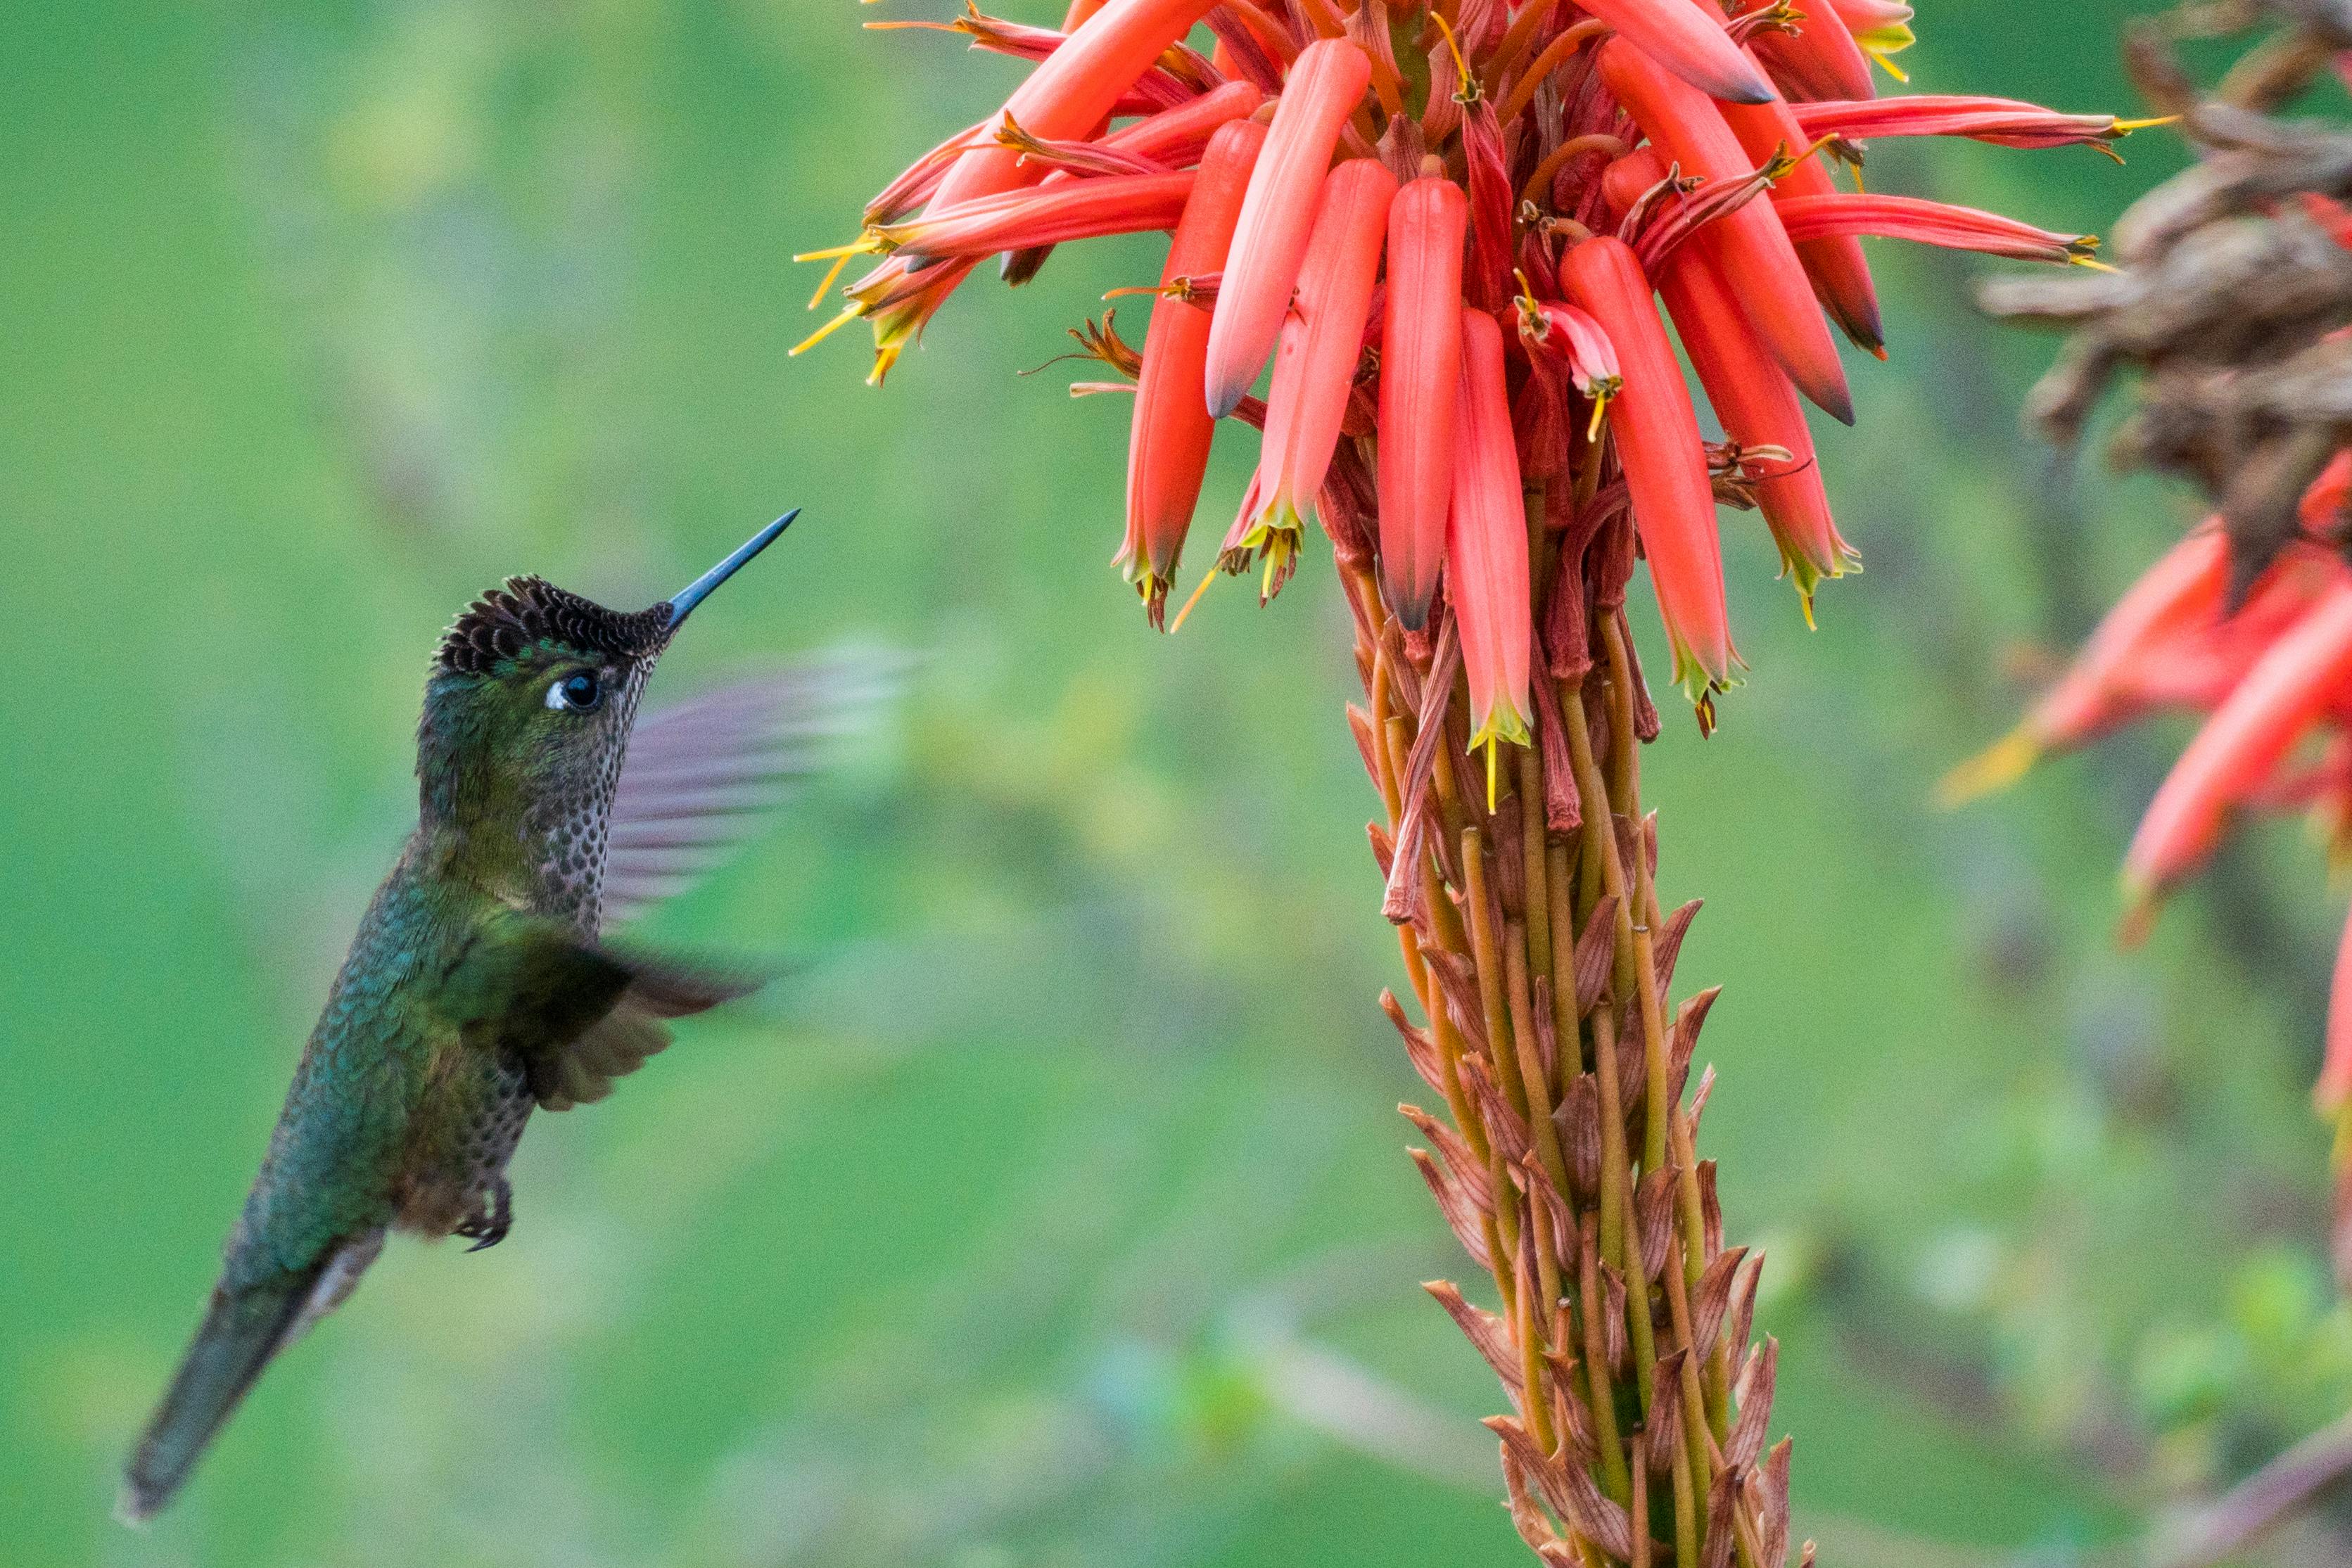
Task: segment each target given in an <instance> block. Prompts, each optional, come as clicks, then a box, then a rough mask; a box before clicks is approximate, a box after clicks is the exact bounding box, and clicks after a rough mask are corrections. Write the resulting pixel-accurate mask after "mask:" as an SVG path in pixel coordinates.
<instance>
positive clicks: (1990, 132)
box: [1795, 93, 2146, 148]
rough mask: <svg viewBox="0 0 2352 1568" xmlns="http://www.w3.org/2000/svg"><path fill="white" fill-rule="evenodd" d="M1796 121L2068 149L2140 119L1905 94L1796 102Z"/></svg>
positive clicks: (1863, 131) (1861, 131)
mask: <svg viewBox="0 0 2352 1568" xmlns="http://www.w3.org/2000/svg"><path fill="white" fill-rule="evenodd" d="M1795 117H1796V121H1797V123H1798V124H1800V125H1801V126H1803V127H1804V132H1805V135H1806V136H1807V137H1808V138H1819V137H1822V136H1845V137H1852V138H1853V139H1855V140H1857V141H1860V140H1864V139H1866V138H1869V137H1873V136H1965V137H1968V138H1969V139H1970V140H1972V141H1990V142H1992V143H1994V144H1996V145H1998V146H2001V147H2025V148H2040V147H2072V146H2076V145H2079V144H2081V143H2083V142H2097V143H2099V144H2101V145H2103V146H2104V145H2105V143H2107V142H2110V141H2122V140H2123V139H2124V138H2125V137H2126V136H2128V135H2130V134H2131V133H2132V131H2135V130H2137V129H2138V128H2139V126H2141V125H2143V124H2145V123H2146V121H2143V120H2117V119H2116V117H2115V116H2114V115H2112V114H2060V113H2059V112H2058V111H2057V110H2050V109H2043V108H2042V106H2041V105H2039V104H2032V103H2021V102H2020V101H2019V100H2018V99H2013V98H1971V97H1968V96H1964V95H1958V94H1946V93H1920V94H1917V95H1916V96H1914V97H1910V98H1874V99H1862V100H1860V101H1853V100H1849V99H1831V100H1828V101H1825V102H1821V103H1806V104H1800V105H1798V106H1797V109H1796V116H1795Z"/></svg>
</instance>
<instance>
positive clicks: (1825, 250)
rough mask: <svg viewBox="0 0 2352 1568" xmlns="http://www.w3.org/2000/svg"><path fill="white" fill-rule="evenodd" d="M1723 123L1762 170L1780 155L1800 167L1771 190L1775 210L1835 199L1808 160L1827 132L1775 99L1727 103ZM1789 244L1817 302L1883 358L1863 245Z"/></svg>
mask: <svg viewBox="0 0 2352 1568" xmlns="http://www.w3.org/2000/svg"><path fill="white" fill-rule="evenodd" d="M1894 101H1896V102H1900V101H1903V100H1901V99H1895V100H1894ZM1723 118H1724V122H1725V123H1726V124H1727V125H1729V126H1730V127H1731V133H1732V134H1733V135H1734V136H1737V137H1738V138H1739V147H1740V151H1742V152H1745V153H1747V154H1748V158H1749V159H1751V160H1752V161H1753V162H1755V163H1756V165H1757V167H1759V168H1761V167H1763V166H1764V164H1765V163H1766V162H1769V161H1770V160H1771V158H1772V157H1773V156H1774V154H1776V153H1782V152H1785V153H1788V154H1790V155H1791V156H1793V157H1795V158H1796V160H1797V162H1796V163H1795V164H1794V165H1793V166H1792V167H1790V170H1789V172H1787V173H1785V174H1783V175H1782V176H1781V177H1780V183H1778V184H1776V185H1774V186H1773V187H1772V201H1773V203H1774V204H1775V205H1776V206H1777V205H1778V204H1780V203H1782V202H1785V201H1787V200H1789V199H1790V197H1791V196H1828V195H1834V194H1836V193H1837V185H1836V183H1834V182H1833V181H1832V179H1831V178H1830V172H1829V170H1828V169H1827V168H1826V167H1825V166H1824V165H1823V164H1822V159H1821V157H1820V155H1819V154H1815V155H1813V156H1811V157H1807V156H1805V155H1804V153H1805V150H1806V149H1807V148H1808V147H1810V146H1811V145H1812V144H1813V143H1814V142H1815V141H1819V140H1820V139H1821V136H1822V134H1823V133H1822V132H1818V131H1811V130H1810V129H1809V128H1808V127H1807V126H1806V125H1805V124H1804V122H1803V119H1804V117H1803V115H1802V114H1801V113H1792V112H1791V111H1790V108H1789V105H1788V104H1786V103H1784V102H1782V101H1781V100H1780V99H1777V98H1776V99H1773V100H1772V101H1771V102H1769V103H1761V104H1753V105H1749V104H1726V105H1725V106H1724V109H1723ZM1791 243H1793V244H1795V245H1796V247H1797V259H1798V260H1800V261H1801V262H1803V263H1804V264H1805V276H1806V277H1809V278H1811V280H1812V285H1813V294H1814V297H1815V298H1818V299H1820V301H1821V302H1822V309H1824V310H1826V311H1828V312H1829V315H1830V319H1831V320H1832V321H1835V322H1836V323H1837V324H1838V327H1839V328H1840V329H1842V330H1843V332H1844V333H1845V335H1846V336H1847V337H1849V338H1851V339H1853V340H1854V342H1855V343H1856V344H1857V345H1858V346H1860V347H1861V348H1864V349H1865V350H1869V351H1870V352H1872V353H1874V354H1877V353H1882V351H1883V350H1885V347H1886V334H1885V328H1884V327H1883V326H1881V324H1880V319H1879V314H1878V289H1877V287H1875V286H1874V284H1873V283H1872V282H1871V280H1870V263H1869V261H1868V260H1866V259H1865V258H1864V256H1863V254H1862V241H1860V240H1859V239H1856V238H1855V237H1854V236H1853V235H1822V236H1821V237H1820V238H1818V239H1808V240H1796V239H1795V238H1794V236H1793V235H1792V236H1791Z"/></svg>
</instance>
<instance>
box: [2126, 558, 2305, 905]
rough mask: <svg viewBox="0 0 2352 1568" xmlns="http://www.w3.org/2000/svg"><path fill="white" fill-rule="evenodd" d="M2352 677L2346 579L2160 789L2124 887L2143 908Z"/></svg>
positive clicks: (2183, 870)
mask: <svg viewBox="0 0 2352 1568" xmlns="http://www.w3.org/2000/svg"><path fill="white" fill-rule="evenodd" d="M2347 681H2352V583H2338V584H2336V587H2334V588H2333V589H2332V590H2330V591H2329V592H2328V593H2327V595H2326V597H2325V598H2324V599H2322V600H2321V601H2319V603H2317V604H2316V605H2315V606H2313V607H2312V609H2311V610H2310V611H2309V612H2307V613H2306V614H2305V616H2304V618H2303V619H2302V620H2301V621H2299V622H2296V623H2295V625H2294V628H2293V629H2292V630H2290V631H2289V632H2287V633H2286V634H2285V635H2284V636H2282V637H2280V638H2279V639H2278V640H2277V642H2276V643H2273V645H2272V646H2271V649H2270V651H2269V652H2268V653H2264V654H2263V656H2262V658H2261V659H2260V660H2259V661H2258V662H2257V663H2256V664H2254V666H2253V668H2252V669H2251V670H2249V671H2248V672H2247V673H2246V676H2245V679H2243V680H2242V681H2241V682H2240V683H2239V684H2238V686H2237V689H2236V690H2235V691H2233V692H2231V694H2230V695H2229V697H2228V699H2227V700H2225V701H2224V702H2223V703H2222V704H2221V707H2220V708H2218V709H2217V710H2215V712H2214V715H2213V716H2212V717H2211V718H2210V719H2209V720H2207V721H2206V724H2205V727H2204V728H2202V729H2200V730H2199V731H2198V732H2197V737H2196V738H2195V739H2193V740H2191V741H2190V742H2189V748H2188V749H2187V750H2186V751H2184V752H2182V753H2181V755H2180V760H2179V762H2177V763H2175V764H2174V765H2173V768H2172V772H2171V773H2170V775H2168V777H2167V778H2166V779H2165V781H2164V784H2163V787H2162V788H2161V789H2158V791H2157V793H2156V799H2155V800H2153V801H2151V802H2150V803H2149V805H2148V809H2147V815H2146V816H2145V817H2143V818H2141V819H2140V824H2139V831H2137V833H2135V834H2134V835H2133V836H2132V842H2131V849H2130V851H2129V852H2127V853H2126V856H2125V858H2124V884H2125V887H2126V890H2127V892H2129V893H2130V894H2132V895H2133V897H2134V899H2135V902H2145V901H2146V900H2147V899H2149V898H2151V897H2153V896H2154V895H2156V894H2158V893H2159V892H2161V891H2162V890H2163V889H2164V888H2166V887H2168V886H2169V885H2170V884H2171V883H2175V882H2178V881H2179V879H2180V878H2181V877H2182V876H2183V875H2185V874H2187V873H2188V872H2189V871H2190V870H2191V869H2192V868H2194V867H2195V866H2196V865H2197V864H2198V863H2199V862H2201V861H2202V860H2203V859H2204V858H2205V857H2206V856H2207V855H2208V854H2210V853H2211V852H2212V850H2213V846H2214V845H2215V844H2216V843H2217V842H2219V841H2220V839H2221V829H2222V825H2223V822H2224V821H2225V820H2226V818H2227V816H2228V813H2229V811H2230V810H2231V808H2232V807H2233V806H2236V805H2238V804H2240V803H2241V802H2242V801H2244V800H2246V799H2247V798H2248V797H2249V796H2251V795H2252V793H2253V792H2254V791H2255V790H2256V789H2259V788H2260V787H2261V786H2262V784H2263V781H2264V780H2265V779H2268V778H2269V777H2270V776H2271V774H2272V773H2273V770H2274V769H2275V768H2277V767H2278V765H2279V763H2280V761H2281V760H2282V759H2283V758H2284V757H2285V756H2286V754H2287V752H2288V750H2289V749H2290V748H2291V747H2293V746H2294V743H2295V742H2296V741H2297V740H2299V739H2301V738H2302V737H2303V736H2304V734H2305V731H2307V730H2308V729H2309V728H2310V727H2311V726H2312V725H2313V723H2315V721H2316V720H2317V719H2319V718H2320V717H2321V716H2323V715H2324V714H2326V711H2327V708H2328V705H2329V702H2330V701H2331V699H2333V698H2334V697H2336V695H2338V694H2339V693H2340V692H2341V691H2342V689H2343V687H2344V685H2345V683H2346V682H2347Z"/></svg>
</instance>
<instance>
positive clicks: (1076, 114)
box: [932, 0, 1216, 210]
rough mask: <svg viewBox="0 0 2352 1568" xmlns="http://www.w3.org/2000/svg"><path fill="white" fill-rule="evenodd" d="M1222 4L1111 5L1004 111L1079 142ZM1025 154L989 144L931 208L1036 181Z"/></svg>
mask: <svg viewBox="0 0 2352 1568" xmlns="http://www.w3.org/2000/svg"><path fill="white" fill-rule="evenodd" d="M1215 4H1216V0H1109V4H1108V5H1104V6H1103V7H1102V9H1101V10H1100V11H1098V12H1097V13H1096V14H1095V15H1094V16H1091V17H1089V18H1087V21H1086V23H1085V25H1084V26H1080V27H1079V28H1078V29H1077V30H1076V32H1074V33H1072V34H1070V36H1069V37H1066V38H1065V39H1064V40H1063V41H1062V43H1061V46H1060V47H1057V48H1055V50H1054V51H1053V53H1051V54H1049V55H1047V56H1046V57H1045V59H1043V60H1042V61H1040V62H1039V63H1038V66H1037V68H1036V69H1035V70H1034V71H1032V72H1030V73H1029V78H1028V79H1027V80H1026V81H1024V82H1023V83H1022V84H1021V85H1020V86H1019V87H1018V88H1016V89H1013V96H1012V97H1011V98H1009V99H1005V102H1004V113H1005V114H1007V115H1009V116H1010V117H1012V119H1013V120H1016V121H1018V122H1019V123H1020V124H1021V125H1022V126H1023V127H1024V129H1025V130H1027V131H1029V133H1030V134H1031V135H1033V136H1042V137H1046V138H1049V139H1050V138H1066V137H1079V136H1086V135H1088V134H1090V133H1091V132H1092V131H1094V129H1095V127H1096V126H1097V125H1099V124H1101V123H1102V122H1103V120H1105V119H1107V118H1108V116H1109V114H1110V111H1111V110H1112V109H1113V108H1115V107H1116V106H1117V105H1118V100H1119V99H1120V97H1121V96H1122V95H1123V94H1125V93H1126V91H1127V89H1129V88H1130V87H1132V86H1134V85H1135V81H1136V78H1139V77H1140V76H1142V75H1143V73H1144V72H1145V71H1147V70H1149V69H1150V68H1151V64H1152V62H1153V61H1154V60H1157V59H1158V58H1159V57H1160V55H1161V53H1162V52H1163V51H1165V50H1166V49H1167V48H1168V47H1169V46H1170V45H1171V44H1174V43H1175V42H1176V41H1177V40H1179V39H1181V37H1183V36H1184V35H1185V34H1186V33H1188V32H1191V31H1192V24H1194V23H1195V22H1198V21H1199V20H1200V19H1201V18H1202V16H1205V15H1207V14H1208V12H1209V11H1210V10H1211V9H1212V8H1213V6H1214V5H1215ZM1042 172H1043V171H1027V172H1024V170H1023V168H1022V165H1021V155H1020V154H1019V153H1017V152H1013V150H1012V149H1011V148H1009V147H1000V146H996V145H994V144H993V143H987V144H983V145H981V146H978V147H974V148H972V149H971V151H970V152H966V153H965V154H964V155H963V156H962V157H961V158H959V159H958V160H956V163H955V167H954V168H952V169H950V170H949V171H948V173H947V177H946V178H945V179H943V180H941V181H940V188H939V191H938V193H937V194H936V195H935V196H933V198H932V205H933V206H934V207H937V208H940V209H942V210H944V209H946V208H949V207H951V206H954V205H956V204H959V203H961V202H968V201H971V199H973V198H974V197H976V196H987V195H993V194H995V193H998V192H1000V191H1009V190H1011V189H1013V187H1014V186H1016V185H1022V184H1025V183H1030V181H1031V180H1033V179H1034V178H1035V177H1036V175H1037V174H1039V173H1042Z"/></svg>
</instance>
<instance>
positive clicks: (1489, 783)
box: [1486, 735, 1501, 816]
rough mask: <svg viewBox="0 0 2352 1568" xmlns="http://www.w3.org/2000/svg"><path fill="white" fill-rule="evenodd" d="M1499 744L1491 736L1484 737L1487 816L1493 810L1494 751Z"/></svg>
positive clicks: (1490, 814) (1492, 812) (1491, 813)
mask: <svg viewBox="0 0 2352 1568" xmlns="http://www.w3.org/2000/svg"><path fill="white" fill-rule="evenodd" d="M1500 745H1501V743H1500V742H1499V741H1497V740H1496V738H1495V737H1493V736H1491V735H1490V736H1488V737H1486V812H1487V814H1488V815H1489V816H1492V815H1493V814H1494V810H1495V753H1496V750H1497V749H1498V748H1499V747H1500Z"/></svg>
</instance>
